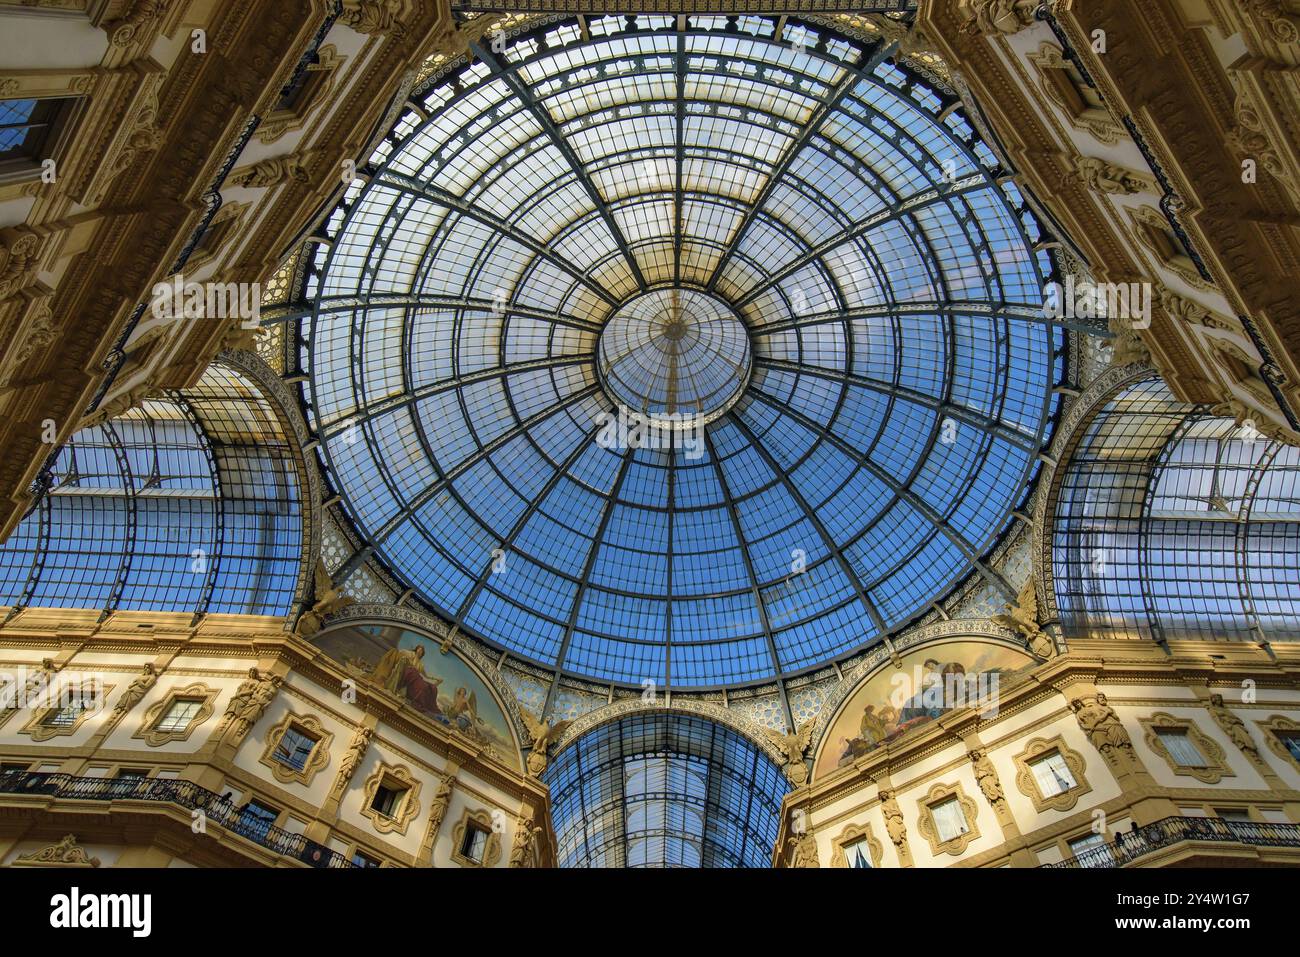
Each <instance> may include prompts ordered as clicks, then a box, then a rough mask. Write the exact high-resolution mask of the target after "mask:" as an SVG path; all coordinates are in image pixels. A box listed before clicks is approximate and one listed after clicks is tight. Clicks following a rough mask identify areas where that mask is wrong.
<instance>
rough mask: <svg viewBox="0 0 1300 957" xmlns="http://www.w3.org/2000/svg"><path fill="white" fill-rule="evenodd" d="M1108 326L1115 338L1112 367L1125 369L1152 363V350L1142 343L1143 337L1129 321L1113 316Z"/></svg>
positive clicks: (1112, 344) (1112, 341) (1112, 347)
mask: <svg viewBox="0 0 1300 957" xmlns="http://www.w3.org/2000/svg"><path fill="white" fill-rule="evenodd" d="M1107 325H1108V328H1109V329H1110V332H1111V333H1112V334H1113V335H1114V337H1115V338H1114V339H1112V340H1111V345H1110V349H1111V353H1110V361H1111V364H1112V365H1114V366H1116V367H1118V368H1121V369H1124V368H1128V367H1129V366H1137V365H1149V364H1150V363H1151V350H1150V349H1149V348H1147V344H1146V343H1145V342H1143V341H1142V337H1141V336H1140V335H1138V334H1137V332H1135V331H1134V330H1133V329H1132V328H1131V327H1130V326H1129V324H1128V320H1125V319H1117V318H1115V317H1114V316H1112V317H1111V319H1110V321H1109V323H1108V324H1107Z"/></svg>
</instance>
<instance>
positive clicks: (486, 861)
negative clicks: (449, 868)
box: [451, 808, 501, 867]
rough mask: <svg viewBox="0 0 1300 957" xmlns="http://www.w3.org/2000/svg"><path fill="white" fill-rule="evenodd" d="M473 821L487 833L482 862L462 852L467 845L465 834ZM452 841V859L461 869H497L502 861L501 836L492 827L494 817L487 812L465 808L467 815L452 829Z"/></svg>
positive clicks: (463, 815) (462, 816)
mask: <svg viewBox="0 0 1300 957" xmlns="http://www.w3.org/2000/svg"><path fill="white" fill-rule="evenodd" d="M471 821H472V822H474V824H477V825H480V826H481V827H482V828H483V829H484V830H486V831H487V845H486V846H485V847H484V849H483V860H481V861H476V860H474V859H473V858H469V857H466V856H465V855H464V854H462V853H461V850H460V849H461V847H462V846H463V845H464V843H465V832H466V831H467V830H468V829H469V828H470V826H471V824H470V822H471ZM451 839H452V848H451V859H452V860H453V861H455V862H456V863H457V864H459V865H460V866H461V867H496V865H497V862H498V861H499V860H501V835H500V834H498V833H497V829H496V828H495V827H493V826H492V815H491V814H489V813H488V812H487V811H484V810H481V809H480V810H477V811H473V810H470V809H469V808H465V813H464V814H462V815H461V818H460V821H459V822H458V823H457V824H456V826H455V827H454V828H452V831H451Z"/></svg>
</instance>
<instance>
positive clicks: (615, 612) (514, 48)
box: [302, 16, 1066, 688]
mask: <svg viewBox="0 0 1300 957" xmlns="http://www.w3.org/2000/svg"><path fill="white" fill-rule="evenodd" d="M778 29H779V30H780V31H781V32H780V33H778ZM892 52H893V51H892V49H891V48H890V47H889V46H887V45H885V44H883V43H881V42H879V41H877V40H873V39H870V38H855V37H851V36H848V35H841V34H839V33H836V32H833V31H831V30H830V29H828V28H826V27H821V26H815V25H812V24H801V23H798V22H796V21H795V20H794V19H792V18H791V19H788V20H784V21H783V22H781V21H778V20H777V19H776V18H763V17H748V16H747V17H739V18H737V17H731V18H721V17H718V18H710V17H689V18H680V19H679V18H677V17H645V16H640V17H632V18H626V17H602V18H588V19H587V20H585V21H584V22H583V23H581V24H580V23H579V22H578V21H576V20H558V21H554V22H551V23H549V24H547V25H546V26H544V27H541V28H538V29H535V30H533V31H531V32H529V33H525V34H523V35H520V36H516V37H513V38H511V39H510V40H509V41H506V42H501V43H485V44H484V45H482V46H477V47H475V48H474V59H473V62H472V63H470V64H469V65H465V64H463V63H462V64H457V65H455V66H453V67H452V68H451V69H449V70H448V71H446V72H444V73H442V74H439V75H436V76H433V77H431V78H429V79H428V80H427V81H425V83H424V85H423V86H422V87H421V89H420V91H419V92H418V93H417V94H416V95H414V96H413V97H412V101H411V103H410V104H409V105H408V107H407V108H406V109H405V110H404V111H403V113H402V115H401V116H400V117H399V119H398V120H397V122H396V125H395V127H394V129H393V130H392V132H391V133H390V134H389V136H388V137H386V138H385V140H384V141H383V142H382V144H381V145H380V147H379V148H378V150H377V151H376V153H375V154H374V156H373V157H371V159H370V161H369V162H368V163H367V164H366V166H365V167H363V169H362V174H363V175H362V177H361V179H360V180H358V181H357V182H355V183H354V184H353V185H352V186H351V187H350V188H349V189H348V191H347V193H346V195H345V197H344V199H343V201H342V203H341V204H340V206H339V207H338V208H337V209H336V210H334V212H333V214H332V215H331V217H330V218H329V221H328V223H327V226H326V230H327V233H328V235H329V238H330V242H329V243H328V244H322V246H321V247H320V249H319V251H318V254H317V257H316V260H315V264H314V271H315V275H314V276H313V278H312V280H311V281H310V284H309V290H308V291H309V294H310V295H311V296H312V297H313V300H314V301H313V304H312V309H311V315H310V316H309V317H308V318H306V319H305V320H304V321H303V329H302V332H303V341H304V347H303V364H304V368H305V369H306V370H307V371H308V372H309V373H310V384H309V404H310V410H309V411H310V414H311V416H312V418H313V423H314V427H315V429H316V430H317V433H318V434H319V435H320V437H321V443H322V444H321V450H322V453H321V454H322V457H323V458H324V460H325V463H326V465H327V468H328V472H329V476H330V481H331V482H332V483H333V485H334V486H335V488H337V490H338V491H339V492H340V494H341V495H342V497H343V501H344V503H345V505H346V507H347V510H348V512H349V515H350V517H351V518H352V520H353V521H354V522H355V524H356V526H357V528H358V529H359V531H360V532H361V534H362V535H364V536H365V537H366V538H367V539H368V547H369V549H371V551H370V552H368V554H371V553H373V554H374V555H376V556H377V557H378V558H379V559H381V560H382V561H383V562H384V563H385V564H386V565H387V567H388V568H389V569H390V570H392V571H393V573H394V574H395V575H396V576H397V577H399V578H401V579H404V580H405V581H406V583H408V584H409V585H410V586H411V588H412V589H413V590H414V593H415V594H416V596H417V597H419V598H421V599H422V600H424V601H425V602H427V603H428V604H429V605H430V606H432V607H433V608H435V609H437V610H439V611H440V612H441V613H442V614H444V615H445V616H446V617H447V618H448V619H449V620H451V621H454V622H455V623H457V624H458V625H459V626H460V627H461V628H462V629H464V630H465V631H467V632H469V633H471V634H474V635H477V636H478V637H480V638H482V639H485V640H486V641H488V642H490V643H492V644H493V645H495V646H497V647H499V648H503V649H508V650H509V651H511V652H513V653H515V654H516V655H518V656H520V657H522V658H523V659H526V660H528V661H531V662H534V663H537V664H540V665H543V666H546V667H548V668H551V669H554V670H556V671H559V672H560V673H564V674H569V675H575V676H582V677H587V678H591V679H596V680H600V681H605V682H613V683H618V684H627V685H633V686H641V685H643V684H644V683H645V682H646V681H653V682H655V684H656V685H658V686H659V687H663V686H666V685H671V686H673V687H677V688H704V687H717V686H734V685H742V684H753V683H758V682H763V681H770V680H773V679H775V678H777V677H779V676H783V675H791V674H795V673H799V672H801V671H807V670H809V669H812V668H814V667H817V666H820V665H824V664H825V663H826V662H828V661H830V660H833V659H839V658H843V657H845V656H847V655H848V654H850V653H852V652H854V651H856V650H859V649H861V648H863V647H866V646H868V645H870V644H873V643H875V642H878V641H880V640H881V639H882V638H883V637H885V636H887V635H889V634H890V633H891V632H894V631H896V630H898V629H900V628H902V627H904V626H906V625H907V624H909V623H910V622H912V621H914V620H915V619H916V618H917V617H919V616H920V615H922V614H924V613H925V612H926V611H927V610H928V609H929V607H930V606H931V605H932V604H933V603H934V602H935V601H937V600H940V599H942V598H943V597H945V596H946V595H947V594H948V593H949V592H950V591H952V589H953V588H954V587H955V586H956V585H958V584H959V583H960V582H962V581H964V580H965V579H966V578H967V577H968V576H969V575H970V574H971V573H972V572H978V573H981V574H983V575H984V576H985V577H987V578H989V579H990V580H992V581H994V582H998V581H999V580H998V578H997V575H996V573H995V572H993V571H992V570H990V569H989V568H988V567H987V566H986V565H985V564H984V561H983V556H985V555H986V554H987V553H988V551H989V550H990V549H991V548H992V547H993V546H994V545H995V544H996V543H997V541H998V539H999V537H1000V536H1001V535H1002V533H1003V532H1004V531H1005V530H1006V527H1007V524H1008V522H1009V520H1010V519H1009V516H1010V512H1011V510H1012V509H1014V508H1015V507H1016V506H1018V505H1019V504H1021V503H1022V502H1023V500H1024V498H1025V495H1026V492H1027V488H1028V486H1029V483H1030V482H1031V481H1032V479H1033V477H1034V475H1035V470H1036V458H1037V455H1038V452H1039V450H1040V448H1041V447H1042V445H1043V443H1044V442H1045V441H1046V439H1047V435H1046V433H1047V432H1048V430H1049V428H1050V423H1051V421H1052V420H1053V417H1054V415H1055V411H1056V402H1057V399H1056V397H1055V396H1054V393H1053V386H1054V384H1055V383H1056V382H1058V381H1060V376H1061V374H1062V372H1063V362H1064V360H1063V358H1062V356H1063V354H1064V345H1065V335H1066V333H1065V332H1064V331H1063V330H1062V329H1061V328H1059V327H1057V326H1055V325H1053V324H1052V323H1050V322H1047V321H1045V320H1044V319H1043V318H1042V305H1041V304H1042V301H1043V296H1042V289H1043V285H1044V283H1045V282H1046V281H1047V273H1048V272H1049V270H1050V269H1051V263H1050V261H1049V259H1048V256H1047V254H1046V253H1045V252H1043V251H1042V250H1041V249H1037V248H1036V244H1037V243H1038V242H1039V240H1040V238H1042V237H1040V235H1039V233H1038V228H1037V225H1036V223H1035V221H1034V217H1033V216H1032V214H1031V213H1030V212H1029V211H1028V209H1027V207H1026V204H1025V202H1024V199H1023V197H1022V196H1021V195H1020V194H1019V193H1018V192H1017V189H1016V187H1015V185H1014V184H1013V183H1012V182H1011V181H1010V179H1009V177H1008V176H1007V173H1006V171H1005V170H1003V169H1002V168H1000V166H999V163H998V160H997V158H996V157H995V154H994V153H993V152H992V151H991V150H990V149H989V147H988V146H987V145H986V144H985V143H984V142H982V141H981V140H980V138H979V136H978V134H977V133H976V131H975V130H974V128H973V127H972V125H971V123H970V122H969V121H968V119H967V118H966V115H965V113H964V110H963V107H962V105H961V103H960V101H959V100H958V99H957V98H956V97H955V96H953V95H952V94H951V93H949V92H947V91H944V90H942V89H941V88H938V87H936V86H934V85H932V84H931V83H929V82H928V81H926V80H925V79H923V78H922V77H920V76H919V75H917V74H914V73H913V72H910V71H909V69H907V68H905V67H903V66H899V65H895V64H892V63H891V62H889V56H890V54H891V53H892ZM630 413H636V414H638V415H641V417H642V418H643V419H648V420H649V423H650V426H651V427H650V428H648V429H642V430H638V429H636V428H624V427H622V425H620V426H619V427H617V428H611V427H610V423H611V422H613V421H615V420H618V421H619V422H620V423H622V424H626V422H627V419H628V416H629V414H630ZM681 415H685V416H688V417H691V418H692V421H689V422H686V423H682V422H680V421H678V419H676V418H675V419H674V422H675V423H676V424H675V426H674V427H673V428H670V429H656V428H654V427H653V426H654V425H655V424H656V423H658V422H660V421H661V420H662V419H663V418H664V417H669V416H675V417H680V416H681Z"/></svg>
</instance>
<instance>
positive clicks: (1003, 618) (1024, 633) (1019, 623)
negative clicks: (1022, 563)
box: [992, 576, 1056, 659]
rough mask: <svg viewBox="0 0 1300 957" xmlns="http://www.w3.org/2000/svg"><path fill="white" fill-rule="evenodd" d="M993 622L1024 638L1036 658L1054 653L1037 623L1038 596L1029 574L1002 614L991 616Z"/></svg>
mask: <svg viewBox="0 0 1300 957" xmlns="http://www.w3.org/2000/svg"><path fill="white" fill-rule="evenodd" d="M992 621H993V622H994V624H998V625H1001V626H1002V627H1003V628H1006V629H1007V630H1009V631H1014V632H1015V633H1016V634H1018V635H1020V637H1022V638H1024V639H1025V644H1026V645H1027V646H1028V648H1029V651H1030V653H1031V654H1033V655H1034V657H1036V658H1043V659H1047V658H1050V657H1052V656H1053V655H1054V654H1056V646H1055V645H1054V644H1053V643H1052V639H1051V638H1049V637H1048V636H1047V634H1046V633H1045V632H1044V631H1043V629H1042V628H1041V627H1040V625H1039V623H1038V597H1037V595H1036V594H1035V592H1034V580H1033V577H1032V576H1031V577H1030V579H1029V581H1027V582H1025V587H1024V588H1022V589H1021V590H1020V595H1019V596H1018V597H1017V598H1016V601H1015V602H1014V603H1013V604H1008V605H1007V606H1006V612H1005V613H1004V614H998V615H993V616H992Z"/></svg>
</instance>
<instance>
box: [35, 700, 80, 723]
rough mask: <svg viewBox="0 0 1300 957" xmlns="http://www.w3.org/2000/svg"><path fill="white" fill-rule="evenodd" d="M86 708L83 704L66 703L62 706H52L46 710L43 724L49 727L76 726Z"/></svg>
mask: <svg viewBox="0 0 1300 957" xmlns="http://www.w3.org/2000/svg"><path fill="white" fill-rule="evenodd" d="M85 710H86V709H85V708H84V707H83V706H82V705H81V704H65V705H64V706H63V707H61V708H51V709H50V710H49V711H47V712H45V717H44V718H42V719H41V724H43V725H44V726H45V727H47V728H75V727H76V726H77V719H78V718H79V717H81V714H82V712H83V711H85Z"/></svg>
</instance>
